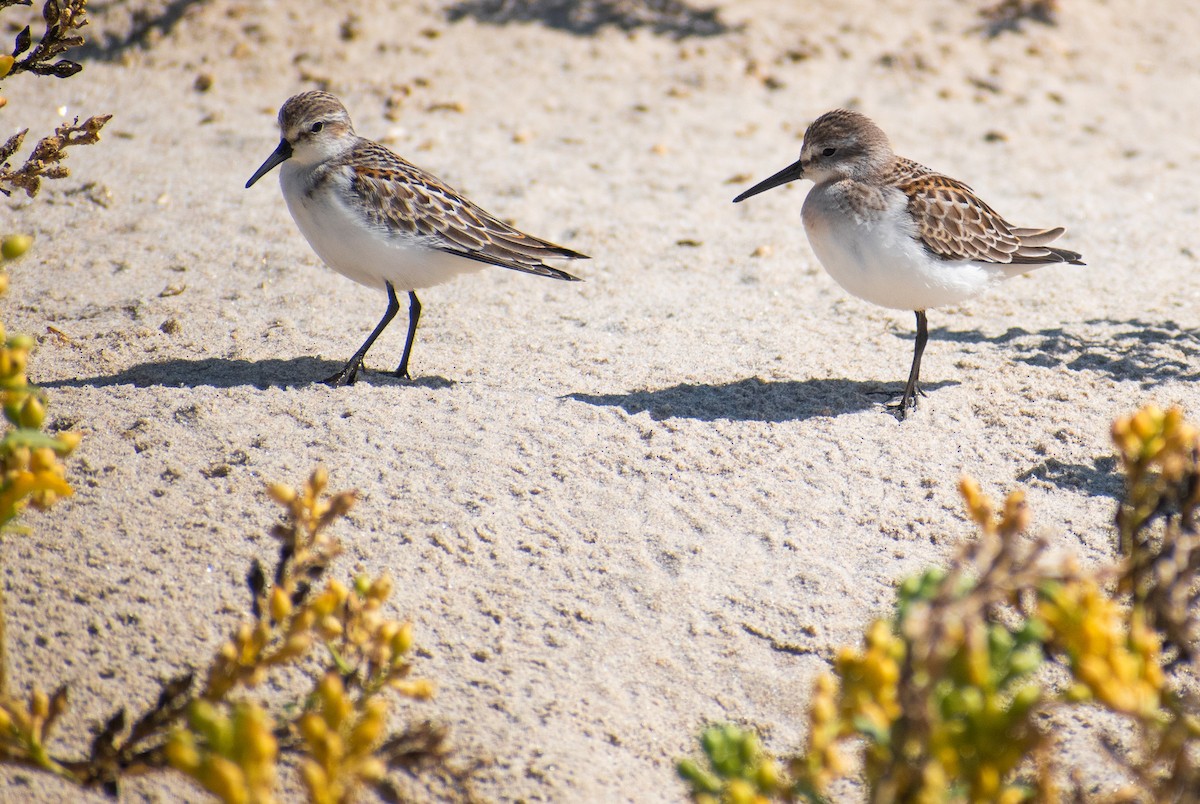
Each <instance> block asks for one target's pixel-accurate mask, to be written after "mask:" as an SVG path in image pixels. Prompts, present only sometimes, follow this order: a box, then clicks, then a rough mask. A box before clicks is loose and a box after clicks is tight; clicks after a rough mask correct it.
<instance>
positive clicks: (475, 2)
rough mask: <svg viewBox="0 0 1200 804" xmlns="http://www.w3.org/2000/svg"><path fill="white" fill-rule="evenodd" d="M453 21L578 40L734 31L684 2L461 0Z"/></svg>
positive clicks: (714, 11) (713, 13)
mask: <svg viewBox="0 0 1200 804" xmlns="http://www.w3.org/2000/svg"><path fill="white" fill-rule="evenodd" d="M446 16H447V17H449V19H450V21H451V22H458V21H459V20H461V19H464V18H467V17H471V18H473V19H475V20H478V21H479V22H484V23H487V24H489V25H506V24H508V23H511V22H534V23H539V24H541V25H545V26H546V27H547V28H553V29H555V30H559V31H566V32H567V33H572V34H575V35H576V36H594V35H595V34H596V33H597V32H598V31H599V30H600V29H601V28H604V27H606V26H613V27H615V28H619V29H621V30H623V31H632V30H634V29H637V28H647V29H649V30H651V31H653V32H654V33H655V34H658V35H659V36H669V37H672V38H674V39H684V38H687V37H689V36H720V35H721V34H724V33H728V32H729V31H730V30H732V29H731V28H730V27H729V26H728V25H726V24H725V23H723V22H721V20H720V19H719V18H718V16H717V9H715V8H710V9H696V8H692V7H691V6H690V5H689V4H688V3H685V2H682V0H461V2H458V3H455V4H454V5H452V6H450V8H449V9H447V11H446Z"/></svg>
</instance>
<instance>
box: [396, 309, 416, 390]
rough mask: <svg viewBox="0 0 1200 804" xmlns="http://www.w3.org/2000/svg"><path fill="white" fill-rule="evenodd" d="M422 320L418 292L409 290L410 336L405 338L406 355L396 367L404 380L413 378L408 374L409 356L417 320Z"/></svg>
mask: <svg viewBox="0 0 1200 804" xmlns="http://www.w3.org/2000/svg"><path fill="white" fill-rule="evenodd" d="M392 298H393V299H394V298H395V297H394V296H393V297H392ZM420 320H421V302H420V301H418V300H417V294H416V293H414V292H413V291H411V290H410V291H409V292H408V337H407V338H405V339H404V357H402V358H400V367H399V368H397V369H396V376H397V377H399V378H400V379H402V380H411V379H412V377H409V376H408V358H409V355H411V354H412V345H413V341H414V340H416V337H417V322H418V321H420Z"/></svg>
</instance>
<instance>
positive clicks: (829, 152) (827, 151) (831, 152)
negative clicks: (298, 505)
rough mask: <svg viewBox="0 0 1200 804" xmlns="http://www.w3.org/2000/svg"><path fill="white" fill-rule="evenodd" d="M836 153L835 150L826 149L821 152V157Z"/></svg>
mask: <svg viewBox="0 0 1200 804" xmlns="http://www.w3.org/2000/svg"><path fill="white" fill-rule="evenodd" d="M836 153H837V148H826V149H825V150H824V151H821V156H833V155H834V154H836Z"/></svg>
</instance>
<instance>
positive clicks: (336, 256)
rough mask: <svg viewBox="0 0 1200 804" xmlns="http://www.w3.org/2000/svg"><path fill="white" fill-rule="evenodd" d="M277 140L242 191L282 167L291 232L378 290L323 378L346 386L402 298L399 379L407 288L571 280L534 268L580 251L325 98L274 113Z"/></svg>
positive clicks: (319, 95) (411, 295) (303, 97)
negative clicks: (360, 328) (355, 337)
mask: <svg viewBox="0 0 1200 804" xmlns="http://www.w3.org/2000/svg"><path fill="white" fill-rule="evenodd" d="M279 131H280V137H281V138H280V140H279V147H277V148H276V149H275V151H274V153H272V154H271V155H270V156H269V157H267V161H265V162H263V164H262V166H261V167H260V168H259V169H258V170H256V171H254V175H253V176H251V177H250V181H248V182H246V187H250V186H251V185H252V184H254V183H255V182H256V181H258V180H259V179H261V178H262V177H263V176H264V175H266V174H267V173H268V172H270V171H271V169H272V168H274V167H275V166H276V165H280V164H282V166H283V167H282V168H280V172H279V184H280V186H281V187H282V188H283V197H284V200H286V201H287V206H288V211H289V212H291V213H292V218H293V219H294V220H295V221H296V226H298V227H299V229H300V233H301V234H303V235H304V238H305V239H306V240H308V243H309V245H310V246H312V248H313V251H315V252H317V256H319V257H320V258H321V259H322V260H323V261H324V262H325V264H327V265H328V266H329V267H330V268H333V269H334V270H335V271H337V272H338V273H340V274H342V275H344V276H347V277H349V278H350V279H353V280H354V281H355V282H359V283H360V284H363V285H367V286H368V287H373V288H378V289H380V290H383V291H385V292H386V293H387V299H388V302H387V311H386V312H385V313H384V314H383V318H382V319H381V320H380V321H379V324H377V325H376V327H375V329H374V331H372V332H371V334H370V335H369V336H368V337H367V340H366V341H365V342H364V343H363V345H362V346H361V347H360V348H359V350H358V351H357V352H355V353H354V357H352V358H350V361H349V362H348V363H346V365H345V366H344V367H343V368H342V370H341V371H339V372H337V373H336V374H334V375H333V376H332V377H329V378H327V379H326V380H325V381H324V382H325V383H326V384H328V385H332V386H340V385H352V384H353V383H354V381H355V380H356V379H357V378H358V372H359V370H360V369H362V363H363V358H364V357H365V356H366V354H367V350H368V349H370V348H371V345H372V344H373V343H375V339H376V338H378V337H379V335H380V333H382V332H383V330H384V329H385V328H386V327H387V325H388V324H389V323H390V322H391V320H392V319H393V318H394V317H395V315H396V312H397V311H398V310H399V309H400V303H399V302H398V301H397V299H396V291H398V290H399V291H407V292H408V336H407V338H406V339H405V342H404V356H403V357H402V358H401V359H400V366H399V367H398V368H397V369H396V376H397V377H401V378H405V379H407V378H409V373H408V360H409V357H410V356H411V353H412V345H413V339H414V337H415V336H416V333H417V321H418V320H419V319H420V317H421V303H420V302H419V301H418V300H417V294H416V293H415V291H416V290H419V289H421V288H428V287H433V286H434V285H439V284H441V283H443V282H446V281H448V280H450V279H453V278H454V277H455V276H458V275H459V274H463V273H467V272H469V271H475V270H478V269H480V268H482V267H483V266H484V265H498V266H500V267H501V268H511V269H513V270H514V271H524V272H526V273H531V274H537V275H539V276H548V277H552V278H554V279H567V280H572V281H578V277H575V276H572V275H571V274H568V273H567V272H565V271H561V270H559V269H557V268H551V267H550V266H548V265H545V264H543V262H542V260H546V259H587V257H586V255H584V254H580V253H578V252H576V251H572V250H571V249H568V248H563V247H562V246H556V245H554V244H553V243H550V242H547V241H545V240H541V239H539V238H536V237H532V236H530V235H527V234H524V233H523V232H520V231H517V230H516V229H514V228H513V227H511V226H509V225H508V224H506V223H504V222H503V221H500V220H498V219H497V218H495V217H494V216H492V215H489V214H488V213H487V212H485V211H484V210H482V209H481V208H479V207H478V206H476V205H475V204H473V203H472V202H471V201H469V200H467V199H466V198H464V197H463V196H462V195H460V194H459V193H457V192H455V191H454V190H453V189H451V188H450V187H448V186H447V185H446V184H444V183H443V182H441V181H439V180H438V179H437V178H436V177H434V176H432V175H430V174H429V173H426V172H425V171H423V170H421V169H420V168H418V167H416V166H415V165H412V164H410V163H409V162H407V161H405V160H404V159H401V158H400V157H399V156H397V155H396V154H394V153H392V152H391V151H389V150H388V149H387V148H384V147H383V146H382V145H379V144H378V143H376V142H372V141H371V140H368V139H364V138H363V137H359V136H357V135H356V134H355V133H354V127H353V126H352V125H351V123H350V115H349V114H348V113H347V112H346V107H345V106H343V105H342V102H341V101H339V100H338V99H337V98H336V97H334V96H333V95H331V94H329V93H328V92H303V93H301V94H299V95H295V96H293V97H291V98H289V99H288V100H287V102H286V103H284V104H283V108H281V109H280V110H279Z"/></svg>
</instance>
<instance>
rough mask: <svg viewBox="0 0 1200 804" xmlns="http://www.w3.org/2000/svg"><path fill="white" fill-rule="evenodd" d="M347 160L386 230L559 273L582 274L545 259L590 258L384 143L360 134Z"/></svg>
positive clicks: (503, 263)
mask: <svg viewBox="0 0 1200 804" xmlns="http://www.w3.org/2000/svg"><path fill="white" fill-rule="evenodd" d="M346 163H348V167H349V168H350V187H351V189H352V190H353V193H352V197H353V198H355V199H357V200H358V201H359V206H358V211H359V212H360V213H361V214H362V215H363V217H364V218H366V219H367V220H368V221H370V222H371V224H372V225H374V226H376V227H379V228H380V229H383V230H385V231H389V232H396V233H398V234H407V235H409V236H411V237H414V238H419V239H424V240H425V241H426V242H427V243H428V244H429V247H430V248H434V249H437V250H438V251H444V252H447V253H449V254H455V255H457V256H460V257H466V258H467V259H472V260H478V261H480V262H486V263H490V264H492V265H498V266H500V267H501V268H511V269H512V270H514V271H524V272H526V273H531V274H538V275H540V276H549V277H553V278H556V279H569V280H575V279H577V277H574V276H572V275H571V274H569V273H567V272H566V271H561V270H559V269H557V268H551V267H550V266H548V265H544V264H543V263H542V260H545V259H587V256H586V255H584V254H580V253H578V252H576V251H572V250H571V249H568V248H563V247H562V246H557V245H555V244H554V243H550V242H548V241H546V240H541V239H539V238H536V237H533V236H531V235H527V234H525V233H524V232H521V231H518V230H517V229H514V228H513V227H511V226H509V225H508V224H507V223H504V222H503V221H501V220H498V219H496V218H495V217H493V216H492V215H489V214H488V213H487V212H485V211H484V210H483V209H481V208H480V207H478V206H477V205H475V204H473V203H472V202H470V201H468V200H467V199H465V198H463V197H462V196H460V195H459V194H458V193H456V192H455V191H454V190H452V189H451V188H450V187H448V186H446V185H445V184H443V183H442V182H441V181H440V180H438V179H437V178H436V177H434V176H431V175H430V174H428V173H426V172H424V171H423V170H421V169H420V168H418V167H417V166H415V165H413V164H411V163H409V162H407V161H405V160H403V159H401V158H400V157H398V156H396V155H395V154H393V153H392V152H391V151H389V150H387V149H386V148H384V147H383V146H381V145H377V144H375V143H373V142H370V141H368V140H361V141H360V142H359V144H358V146H357V147H355V149H354V150H353V151H352V152H351V155H350V158H349V159H347V160H346ZM344 164H345V163H344Z"/></svg>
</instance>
